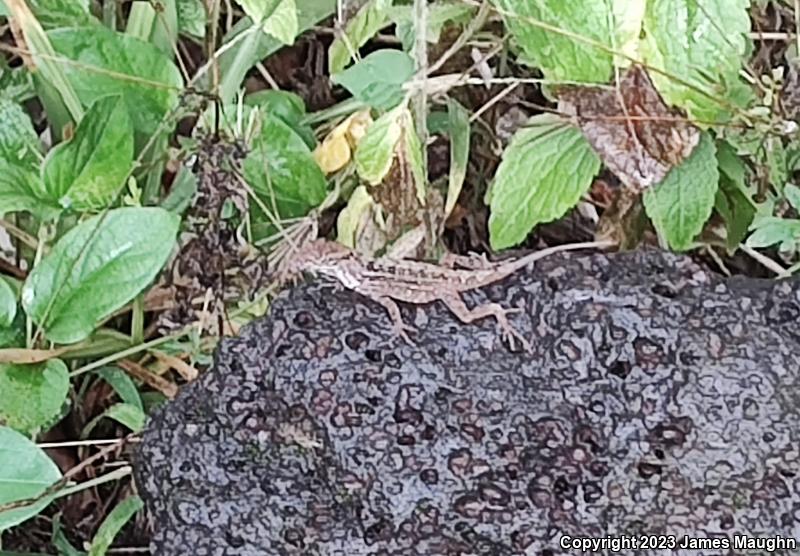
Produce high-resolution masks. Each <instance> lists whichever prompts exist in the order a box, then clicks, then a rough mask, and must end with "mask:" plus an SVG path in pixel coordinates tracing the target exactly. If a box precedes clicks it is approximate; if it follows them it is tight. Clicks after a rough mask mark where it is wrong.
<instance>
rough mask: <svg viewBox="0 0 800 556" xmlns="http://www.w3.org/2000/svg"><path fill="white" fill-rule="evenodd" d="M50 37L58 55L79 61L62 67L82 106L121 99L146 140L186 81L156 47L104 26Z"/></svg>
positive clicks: (53, 33)
mask: <svg viewBox="0 0 800 556" xmlns="http://www.w3.org/2000/svg"><path fill="white" fill-rule="evenodd" d="M47 35H48V37H49V38H50V41H51V42H52V45H53V48H54V49H55V51H56V52H57V53H58V54H60V55H62V56H65V57H67V58H69V59H70V60H74V61H76V62H79V64H62V66H63V69H64V72H65V73H66V75H67V79H68V80H69V82H70V83H71V84H72V87H73V88H74V89H75V91H76V92H77V94H78V96H79V98H80V100H81V103H82V104H83V105H84V106H90V105H92V104H93V103H94V102H95V101H96V100H97V99H99V98H101V97H104V96H108V95H116V94H118V95H122V98H123V99H124V100H125V104H126V106H127V107H128V114H129V115H130V117H131V120H132V121H133V126H134V128H135V129H136V130H137V131H138V132H140V133H142V134H145V135H149V134H152V133H154V132H155V131H156V129H157V128H158V126H159V124H160V122H161V120H162V118H163V117H164V115H165V114H166V113H167V111H169V110H170V109H171V108H172V107H173V106H175V104H176V102H177V100H178V92H179V91H180V90H181V89H182V87H183V79H182V78H181V74H180V72H179V71H178V68H177V67H176V66H175V64H173V63H172V61H171V60H170V59H169V58H168V57H167V56H165V55H164V54H163V53H162V52H161V50H159V49H158V48H157V47H156V46H153V45H152V44H149V43H147V42H144V41H141V40H139V39H136V38H133V37H130V36H128V35H124V34H122V33H117V32H115V31H111V30H110V29H107V28H105V27H103V26H100V25H97V26H92V27H81V28H68V29H56V30H54V31H50V32H49V33H48V34H47Z"/></svg>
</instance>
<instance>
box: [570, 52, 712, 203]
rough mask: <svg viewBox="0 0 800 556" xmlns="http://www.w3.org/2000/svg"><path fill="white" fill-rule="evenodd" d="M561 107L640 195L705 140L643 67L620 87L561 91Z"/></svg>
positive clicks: (633, 71)
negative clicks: (672, 106) (701, 138)
mask: <svg viewBox="0 0 800 556" xmlns="http://www.w3.org/2000/svg"><path fill="white" fill-rule="evenodd" d="M559 109H560V110H562V111H564V112H566V113H568V114H570V115H572V116H573V119H574V121H575V123H576V125H577V126H578V127H580V129H581V131H582V132H583V135H584V136H585V137H586V139H587V140H588V141H589V143H590V144H591V145H592V147H593V148H594V150H595V151H597V153H598V154H599V155H600V157H601V158H602V159H603V162H604V163H605V165H606V166H607V167H608V168H609V169H610V170H611V171H612V172H614V173H615V174H616V175H617V177H619V179H620V181H621V182H622V183H623V184H625V185H626V186H627V187H629V188H630V189H632V190H634V191H636V192H641V191H642V190H643V189H646V188H647V187H650V186H651V185H655V184H657V183H659V182H660V181H661V180H663V179H664V177H665V176H666V175H667V173H668V172H669V171H670V169H672V168H673V167H674V166H677V165H678V164H680V163H681V162H683V161H684V160H685V159H686V158H687V157H688V156H689V155H690V154H691V153H692V151H693V150H694V148H695V146H697V143H698V142H699V141H700V130H699V129H697V128H696V127H694V126H693V125H692V124H690V123H689V122H688V121H687V120H686V117H685V115H684V114H682V113H681V112H680V111H679V110H677V109H675V108H670V107H668V106H667V105H666V104H665V103H664V101H663V100H662V98H661V95H659V94H658V91H657V90H656V89H655V87H653V82H652V81H651V80H650V77H649V76H648V75H647V72H646V71H645V70H644V68H642V67H641V66H638V65H633V66H631V67H630V68H629V69H628V70H627V71H626V72H625V75H624V76H623V77H622V78H621V79H620V82H619V84H618V86H617V88H616V89H613V88H612V89H609V88H601V87H565V88H563V89H561V90H560V94H559Z"/></svg>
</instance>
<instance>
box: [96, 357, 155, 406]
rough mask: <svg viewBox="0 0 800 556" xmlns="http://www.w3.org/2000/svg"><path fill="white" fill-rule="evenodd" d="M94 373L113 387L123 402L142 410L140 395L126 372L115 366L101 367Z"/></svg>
mask: <svg viewBox="0 0 800 556" xmlns="http://www.w3.org/2000/svg"><path fill="white" fill-rule="evenodd" d="M95 373H96V374H97V375H98V376H99V377H101V378H102V379H103V380H105V381H106V382H107V383H108V384H109V385H110V386H111V387H112V388H113V389H114V392H116V393H117V395H118V396H119V397H120V399H121V400H122V401H123V402H125V403H126V404H128V405H132V406H134V407H136V408H138V409H139V410H141V411H144V405H142V397H141V396H140V395H139V390H138V388H136V384H134V382H133V379H131V377H130V376H128V373H126V372H125V371H123V370H122V369H119V368H117V367H102V368H100V369H97V370H96V371H95Z"/></svg>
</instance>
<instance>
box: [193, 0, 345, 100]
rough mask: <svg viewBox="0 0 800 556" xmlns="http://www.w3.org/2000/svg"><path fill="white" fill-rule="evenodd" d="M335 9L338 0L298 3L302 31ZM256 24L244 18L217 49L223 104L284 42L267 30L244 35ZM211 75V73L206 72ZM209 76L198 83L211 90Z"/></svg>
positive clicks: (232, 96) (230, 98)
mask: <svg viewBox="0 0 800 556" xmlns="http://www.w3.org/2000/svg"><path fill="white" fill-rule="evenodd" d="M335 11H336V0H314V2H300V3H299V4H298V5H297V20H298V22H299V28H300V29H301V30H306V29H309V28H310V27H311V26H313V25H314V24H315V23H318V22H319V21H321V20H323V19H325V18H327V17H329V16H331V15H332V14H333V13H335ZM252 27H253V20H252V19H250V18H249V17H243V18H241V19H240V20H239V21H238V22H237V23H236V24H234V26H233V28H232V29H231V30H230V31H229V32H228V33H226V35H225V37H224V38H223V44H222V46H221V47H220V48H219V49H218V53H219V70H220V74H221V75H222V80H221V82H220V84H219V87H213V88H214V89H215V90H218V94H219V96H220V98H221V99H222V101H223V103H228V102H231V101H232V100H233V99H234V97H235V95H236V94H237V93H238V91H239V90H240V89H241V85H242V82H243V81H244V79H245V76H246V75H247V72H248V71H249V70H250V69H251V68H252V67H253V66H254V65H255V64H256V63H258V62H260V61H261V60H263V59H264V58H267V57H268V56H269V55H271V54H273V53H275V52H277V51H278V50H279V49H280V48H281V47H282V46H283V44H281V42H280V41H279V40H278V39H276V38H274V37H272V36H271V35H266V34H264V33H251V35H250V36H246V37H244V38H243V37H242V35H243V34H245V33H248V32H249V31H250V30H251V29H252ZM206 73H207V74H210V73H211V72H206ZM207 78H208V75H206V77H205V78H204V79H201V80H200V82H199V83H198V85H199V86H205V87H206V88H207V89H206V90H209V89H210V88H212V85H211V84H210V83H209V82H208V81H207Z"/></svg>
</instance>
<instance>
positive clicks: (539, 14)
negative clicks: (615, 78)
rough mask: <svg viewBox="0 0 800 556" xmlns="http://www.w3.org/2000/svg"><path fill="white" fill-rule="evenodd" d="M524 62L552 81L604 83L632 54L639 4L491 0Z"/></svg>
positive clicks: (636, 0) (628, 0)
mask: <svg viewBox="0 0 800 556" xmlns="http://www.w3.org/2000/svg"><path fill="white" fill-rule="evenodd" d="M495 4H496V5H497V6H498V8H500V13H501V14H502V16H503V19H504V20H505V23H506V26H507V27H508V28H509V30H510V31H511V34H512V35H513V36H514V38H515V39H516V40H517V42H518V43H519V46H520V47H521V48H522V50H523V52H524V54H525V60H526V61H527V62H529V63H531V64H532V65H534V66H536V67H538V68H540V69H541V70H542V72H544V74H545V77H547V78H548V79H554V80H572V81H585V82H592V83H607V82H608V81H609V79H610V78H611V74H612V70H613V68H614V56H613V52H624V53H626V54H628V55H635V54H636V47H637V44H638V40H637V39H638V36H639V32H640V28H641V21H642V17H643V15H644V7H645V6H644V4H645V2H644V0H606V1H603V2H598V1H597V0H570V1H569V2H565V1H564V0H537V1H536V2H531V1H530V0H495Z"/></svg>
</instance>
